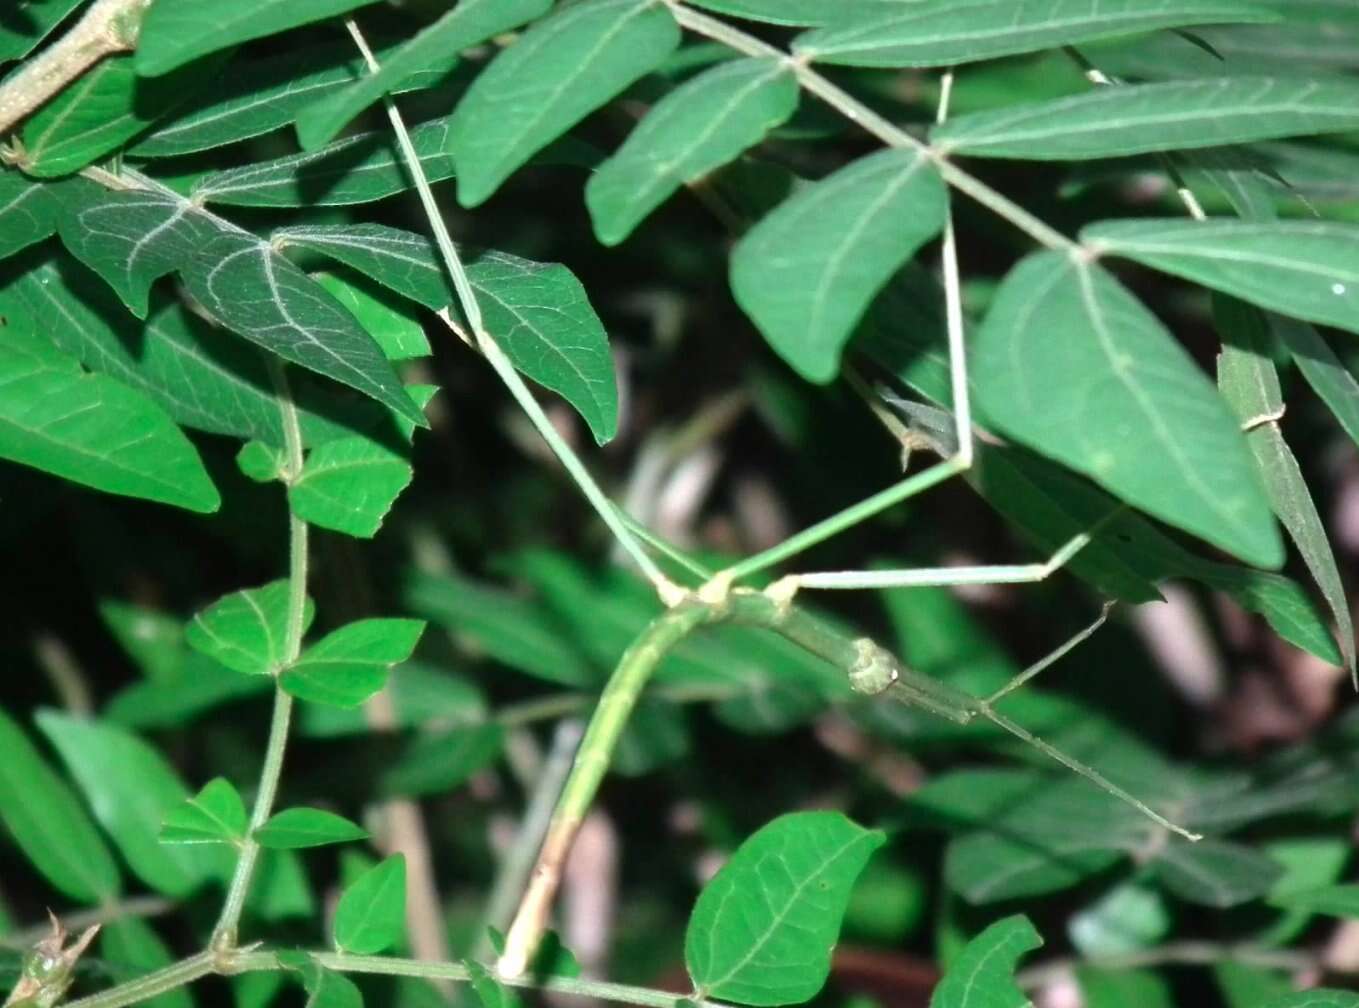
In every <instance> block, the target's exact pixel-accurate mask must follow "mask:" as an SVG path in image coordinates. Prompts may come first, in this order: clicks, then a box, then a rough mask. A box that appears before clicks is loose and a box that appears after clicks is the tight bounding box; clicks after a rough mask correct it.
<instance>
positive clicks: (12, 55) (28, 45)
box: [0, 0, 80, 63]
mask: <svg viewBox="0 0 1359 1008" xmlns="http://www.w3.org/2000/svg"><path fill="white" fill-rule="evenodd" d="M79 4H80V0H14V3H13V4H11V10H12V12H13V13H12V14H11V13H7V14H6V15H5V17H4V19H3V20H0V63H4V62H6V61H7V60H16V59H23V57H25V56H27V55H28V54H29V53H30V52H32V51H33V49H34V47H36V46H37V44H38V43H39V42H41V41H42V40H43V39H44V38H45V37H46V36H47V33H48V32H50V31H51V30H52V29H53V28H55V27H56V26H57V25H59V24H61V22H62V21H63V20H64V19H65V18H66V15H68V14H70V13H71V11H73V10H75V9H76V7H77V6H79Z"/></svg>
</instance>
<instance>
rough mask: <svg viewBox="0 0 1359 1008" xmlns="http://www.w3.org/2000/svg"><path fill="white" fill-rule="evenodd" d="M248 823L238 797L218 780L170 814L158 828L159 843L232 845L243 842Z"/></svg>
mask: <svg viewBox="0 0 1359 1008" xmlns="http://www.w3.org/2000/svg"><path fill="white" fill-rule="evenodd" d="M247 822H248V816H247V815H246V811H245V803H244V802H242V801H241V796H240V794H239V793H237V791H236V789H235V788H234V787H233V786H232V784H231V782H230V781H229V780H227V779H226V778H225V777H217V778H215V779H213V780H210V781H208V783H207V784H205V785H203V790H201V791H199V792H198V794H196V795H194V796H193V797H192V798H190V799H189V800H188V801H186V802H185V803H184V804H183V805H180V806H179V807H178V808H174V809H171V810H170V812H169V814H168V815H166V817H165V820H164V822H163V823H162V824H161V828H160V842H161V843H230V844H234V843H238V842H239V841H241V840H244V839H245V829H246V824H247Z"/></svg>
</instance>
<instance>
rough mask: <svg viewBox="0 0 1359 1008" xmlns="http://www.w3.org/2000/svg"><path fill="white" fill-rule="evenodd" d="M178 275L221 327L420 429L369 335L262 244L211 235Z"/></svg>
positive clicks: (416, 412) (414, 409)
mask: <svg viewBox="0 0 1359 1008" xmlns="http://www.w3.org/2000/svg"><path fill="white" fill-rule="evenodd" d="M183 275H184V284H185V286H186V287H187V288H188V290H189V293H190V294H192V295H193V296H194V297H195V298H196V299H197V300H198V302H199V303H200V304H202V305H203V307H204V308H206V309H207V310H208V311H209V312H210V313H211V314H212V315H213V316H214V317H215V318H217V320H218V321H220V322H221V323H222V324H223V325H225V326H226V327H227V328H228V329H231V330H233V331H235V332H237V333H239V334H240V335H242V336H244V337H245V338H246V339H248V340H250V341H251V342H254V343H258V344H259V345H260V346H262V347H264V348H265V349H266V350H269V351H271V352H273V353H276V354H278V355H279V356H280V357H283V358H285V359H286V360H290V361H292V362H293V363H295V364H301V365H302V366H303V367H305V368H309V369H311V370H312V371H315V372H317V373H318V374H323V375H325V376H327V377H329V378H334V379H335V380H336V381H339V382H343V383H344V384H346V385H349V386H350V387H351V388H355V389H358V390H359V391H360V392H362V393H364V394H365V395H368V396H371V397H372V398H373V399H376V400H377V401H378V402H380V403H382V404H383V405H384V406H387V407H389V408H390V409H391V410H392V411H393V412H394V413H396V414H397V416H400V417H403V418H405V419H407V420H410V421H411V422H412V423H414V424H416V425H417V426H420V427H425V426H428V424H427V423H426V421H425V417H424V414H423V413H422V412H421V411H420V408H419V406H417V405H416V404H415V402H414V401H413V400H412V399H411V397H410V396H409V395H408V394H407V392H406V390H405V389H404V388H402V386H401V382H400V379H398V378H397V376H396V373H395V372H394V371H393V370H392V365H391V364H390V363H389V362H388V360H387V358H386V357H385V356H384V355H383V353H382V348H381V347H379V346H378V345H377V343H376V342H375V341H374V340H373V337H371V336H369V335H368V333H367V332H365V331H364V330H363V328H362V327H361V326H360V325H359V324H358V322H357V321H356V320H355V319H354V317H353V316H352V315H350V314H349V313H348V312H347V311H345V310H344V309H343V308H342V307H341V306H340V305H338V304H336V303H335V301H334V300H333V299H332V298H330V297H329V296H328V295H327V294H326V293H325V291H323V290H322V289H321V288H320V287H319V286H317V284H316V281H314V280H312V279H311V278H309V277H308V276H307V275H306V274H305V273H303V272H302V271H301V270H300V269H298V268H297V267H296V266H294V265H292V264H291V263H289V262H288V261H287V260H286V259H284V258H283V257H282V256H281V255H279V254H278V253H277V252H275V251H274V250H273V248H272V247H271V246H270V245H269V244H268V243H267V242H263V241H260V240H259V239H258V238H255V237H254V236H253V235H246V234H222V235H219V236H218V237H217V238H215V239H213V240H212V241H210V242H208V243H207V244H206V245H205V246H203V247H202V248H201V249H199V251H198V254H197V255H196V256H195V257H194V259H193V260H192V261H191V262H190V263H189V264H188V265H187V267H186V268H185V269H184V273H183Z"/></svg>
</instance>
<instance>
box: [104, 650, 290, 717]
mask: <svg viewBox="0 0 1359 1008" xmlns="http://www.w3.org/2000/svg"><path fill="white" fill-rule="evenodd" d="M184 665H185V672H184V674H183V675H181V676H179V677H178V678H176V679H175V680H174V681H172V682H140V683H134V684H132V685H131V686H126V687H124V688H123V689H121V690H119V691H118V692H117V693H115V694H114V695H113V696H112V697H110V698H109V702H108V703H107V704H106V705H105V706H104V709H103V711H102V712H101V716H102V717H104V718H106V719H107V720H108V721H109V722H110V723H111V724H116V725H119V726H121V727H123V728H137V729H143V730H150V729H154V728H176V727H181V726H183V725H184V724H186V723H188V722H190V721H192V720H194V719H195V718H197V717H199V716H201V715H202V714H204V713H206V712H207V711H210V710H212V709H213V708H214V707H218V706H220V705H222V704H225V703H229V702H230V701H232V700H239V699H240V698H241V697H246V696H251V695H253V694H259V693H264V692H265V691H267V690H268V689H270V687H271V683H270V682H269V680H268V679H265V678H263V677H260V676H242V675H235V674H233V673H230V672H227V671H225V670H224V669H223V668H222V667H221V666H220V665H219V664H217V662H215V661H212V660H211V659H210V658H208V657H207V656H206V655H196V654H195V655H191V656H190V657H189V658H188V659H187V660H186V661H185V663H184Z"/></svg>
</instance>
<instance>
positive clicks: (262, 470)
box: [236, 441, 288, 483]
mask: <svg viewBox="0 0 1359 1008" xmlns="http://www.w3.org/2000/svg"><path fill="white" fill-rule="evenodd" d="M236 468H237V469H239V470H240V471H241V474H242V475H244V476H245V477H246V478H247V479H250V480H253V481H254V482H256V483H272V482H273V481H274V480H278V479H282V478H283V475H284V473H286V472H287V471H288V455H287V450H286V449H284V448H275V447H274V446H273V445H267V444H265V443H264V442H263V441H247V442H246V443H245V444H243V445H241V450H240V451H238V452H237V453H236Z"/></svg>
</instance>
